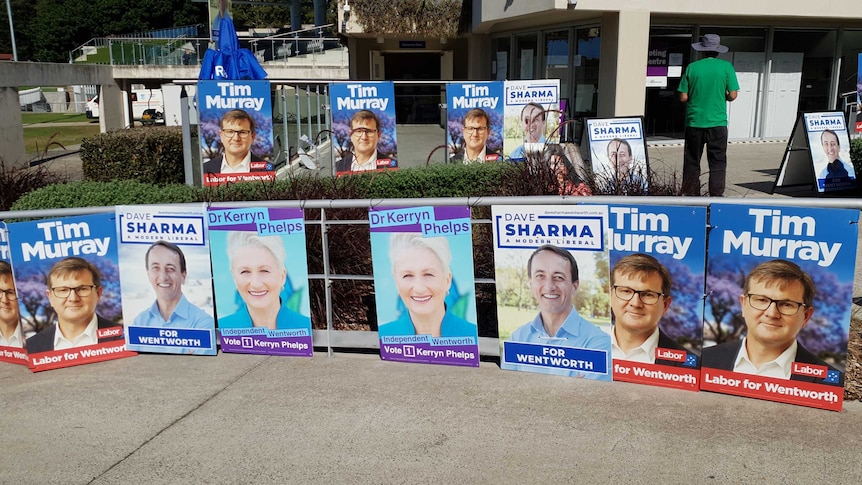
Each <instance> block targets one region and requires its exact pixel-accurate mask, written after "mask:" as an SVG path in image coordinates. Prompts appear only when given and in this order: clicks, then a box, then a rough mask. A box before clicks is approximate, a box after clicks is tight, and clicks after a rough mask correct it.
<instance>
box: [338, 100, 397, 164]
mask: <svg viewBox="0 0 862 485" xmlns="http://www.w3.org/2000/svg"><path fill="white" fill-rule="evenodd" d="M380 125H381V123H380V117H379V116H377V115H376V114H375V113H374V112H373V111H369V110H367V109H363V110H359V111H357V112H356V113H354V115H353V117H352V118H350V144H351V145H352V146H353V151H350V150H347V151H345V152H344V156H343V157H342V158H341V160H339V161H338V163H337V164H336V165H335V171H336V172H337V173H345V172H364V171H368V170H377V169H379V168H389V167H396V166H398V162H397V161H396V160H395V159H394V158H385V157H384V158H380V157H379V156H378V153H377V144H378V143H379V142H380V134H381V130H380Z"/></svg>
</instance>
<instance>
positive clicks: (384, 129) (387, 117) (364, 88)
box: [329, 81, 398, 174]
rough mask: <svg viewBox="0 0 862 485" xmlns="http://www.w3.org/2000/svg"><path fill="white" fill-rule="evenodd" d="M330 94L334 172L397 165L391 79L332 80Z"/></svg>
mask: <svg viewBox="0 0 862 485" xmlns="http://www.w3.org/2000/svg"><path fill="white" fill-rule="evenodd" d="M329 97H330V99H331V100H332V136H333V138H335V157H336V160H337V161H336V162H335V171H336V173H338V174H345V173H350V172H363V171H368V170H383V169H395V168H398V142H397V140H396V137H395V85H394V84H393V83H392V81H368V82H345V83H332V84H330V85H329Z"/></svg>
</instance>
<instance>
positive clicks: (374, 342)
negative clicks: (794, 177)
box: [0, 196, 862, 356]
mask: <svg viewBox="0 0 862 485" xmlns="http://www.w3.org/2000/svg"><path fill="white" fill-rule="evenodd" d="M636 202H637V204H638V205H684V206H702V207H708V206H709V205H710V204H712V203H715V202H716V200H715V199H710V198H707V197H638V198H637V201H636ZM720 202H721V203H722V204H736V205H750V206H758V205H763V206H796V207H798V206H800V201H799V200H794V199H771V198H723V199H721V201H720ZM579 203H580V204H583V203H589V204H623V205H632V199H631V198H630V197H623V196H595V197H586V198H585V197H565V196H534V197H458V198H427V199H418V198H411V199H354V200H345V199H340V200H272V201H266V202H265V203H261V202H260V201H254V202H230V206H231V207H233V208H248V207H260V206H261V205H262V204H263V205H265V206H266V207H288V208H301V209H304V210H305V211H306V217H305V224H306V226H312V227H319V228H320V231H319V232H320V245H321V246H320V249H321V253H322V256H323V257H322V267H323V272H322V273H309V275H308V279H309V281H322V282H323V285H324V291H325V295H324V296H325V298H324V300H323V305H324V306H325V308H324V314H325V327H324V328H319V327H321V326H322V325H320V322H318V328H317V329H315V330H313V332H312V334H313V339H314V340H313V341H314V346H315V347H325V348H326V349H327V352H328V353H329V354H332V352H333V349H334V348H353V349H376V348H378V347H379V340H378V334H377V332H375V331H362V330H336V329H335V328H334V325H333V319H334V317H333V316H334V312H335V310H336V309H335V308H333V299H332V291H333V290H332V285H333V283H334V282H337V281H351V280H352V281H373V280H374V275H373V274H339V273H334V272H333V271H332V264H331V261H330V250H329V248H330V239H329V233H330V230H332V229H333V228H334V227H336V226H343V225H362V226H367V225H368V220H362V219H354V220H334V219H333V218H332V217H330V214H331V212H330V211H335V210H338V209H368V208H374V207H380V206H390V207H419V206H467V207H489V206H493V205H502V206H525V205H577V204H579ZM185 205H189V204H185ZM805 207H821V208H848V209H855V210H860V209H862V200H858V199H814V198H806V199H805ZM114 210H115V207H83V208H68V209H47V210H31V211H5V212H3V211H0V220H6V219H18V218H43V217H67V216H75V215H85V214H99V213H105V212H113V211H114ZM312 212H316V213H317V214H316V217H309V216H310V215H313V214H312ZM491 223H492V221H491V220H490V219H477V218H472V220H471V224H472V225H473V226H476V225H484V226H488V225H490V224H491ZM333 242H334V243H335V244H341V243H342V242H341V241H333ZM308 243H309V245H311V244H314V242H313V240H312V239H309V240H308ZM474 281H475V284H477V285H478V284H490V285H494V284H496V283H495V279H494V278H475V279H474ZM372 304H373V303H372ZM369 323H370V322H369ZM499 348H500V347H499V341H498V339H497V338H495V337H488V336H484V337H483V336H481V334H480V337H479V353H480V354H481V355H487V356H498V355H499Z"/></svg>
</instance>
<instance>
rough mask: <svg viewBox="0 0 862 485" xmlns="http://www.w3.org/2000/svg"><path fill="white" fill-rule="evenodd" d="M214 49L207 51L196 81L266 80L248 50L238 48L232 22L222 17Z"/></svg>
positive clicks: (255, 59) (258, 64)
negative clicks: (216, 44)
mask: <svg viewBox="0 0 862 485" xmlns="http://www.w3.org/2000/svg"><path fill="white" fill-rule="evenodd" d="M216 47H217V48H216V49H207V51H206V54H204V59H203V62H201V72H200V74H199V75H198V79H233V80H239V79H266V76H267V74H266V71H264V70H263V68H262V67H260V63H259V62H257V58H256V57H255V56H254V54H252V53H251V51H250V50H248V49H240V48H239V39H238V38H237V36H236V29H235V28H234V26H233V20H231V19H230V18H227V17H222V19H221V22H220V24H219V38H218V46H216Z"/></svg>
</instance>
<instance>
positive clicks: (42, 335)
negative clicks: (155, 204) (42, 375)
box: [7, 213, 137, 372]
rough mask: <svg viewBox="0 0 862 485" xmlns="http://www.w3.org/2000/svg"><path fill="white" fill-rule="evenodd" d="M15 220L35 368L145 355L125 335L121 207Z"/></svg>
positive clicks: (25, 326) (16, 260)
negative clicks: (118, 221) (128, 346)
mask: <svg viewBox="0 0 862 485" xmlns="http://www.w3.org/2000/svg"><path fill="white" fill-rule="evenodd" d="M7 228H8V232H9V248H10V250H11V251H10V254H11V259H12V272H13V274H14V277H15V284H16V287H17V289H18V309H19V312H20V314H21V325H22V330H23V333H24V335H25V336H26V338H27V339H26V341H25V345H26V347H27V353H28V355H29V359H30V362H29V367H30V370H32V371H33V372H39V371H44V370H51V369H57V368H61V367H70V366H74V365H82V364H90V363H93V362H101V361H105V360H111V359H119V358H123V357H131V356H134V355H137V354H136V353H135V352H132V351H129V350H126V342H125V339H124V337H123V333H124V332H123V309H122V298H121V295H120V276H119V268H118V262H117V232H116V227H115V224H114V214H113V213H105V214H94V215H87V216H77V217H65V218H57V219H44V220H38V221H29V222H16V223H11V224H8V225H7Z"/></svg>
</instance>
